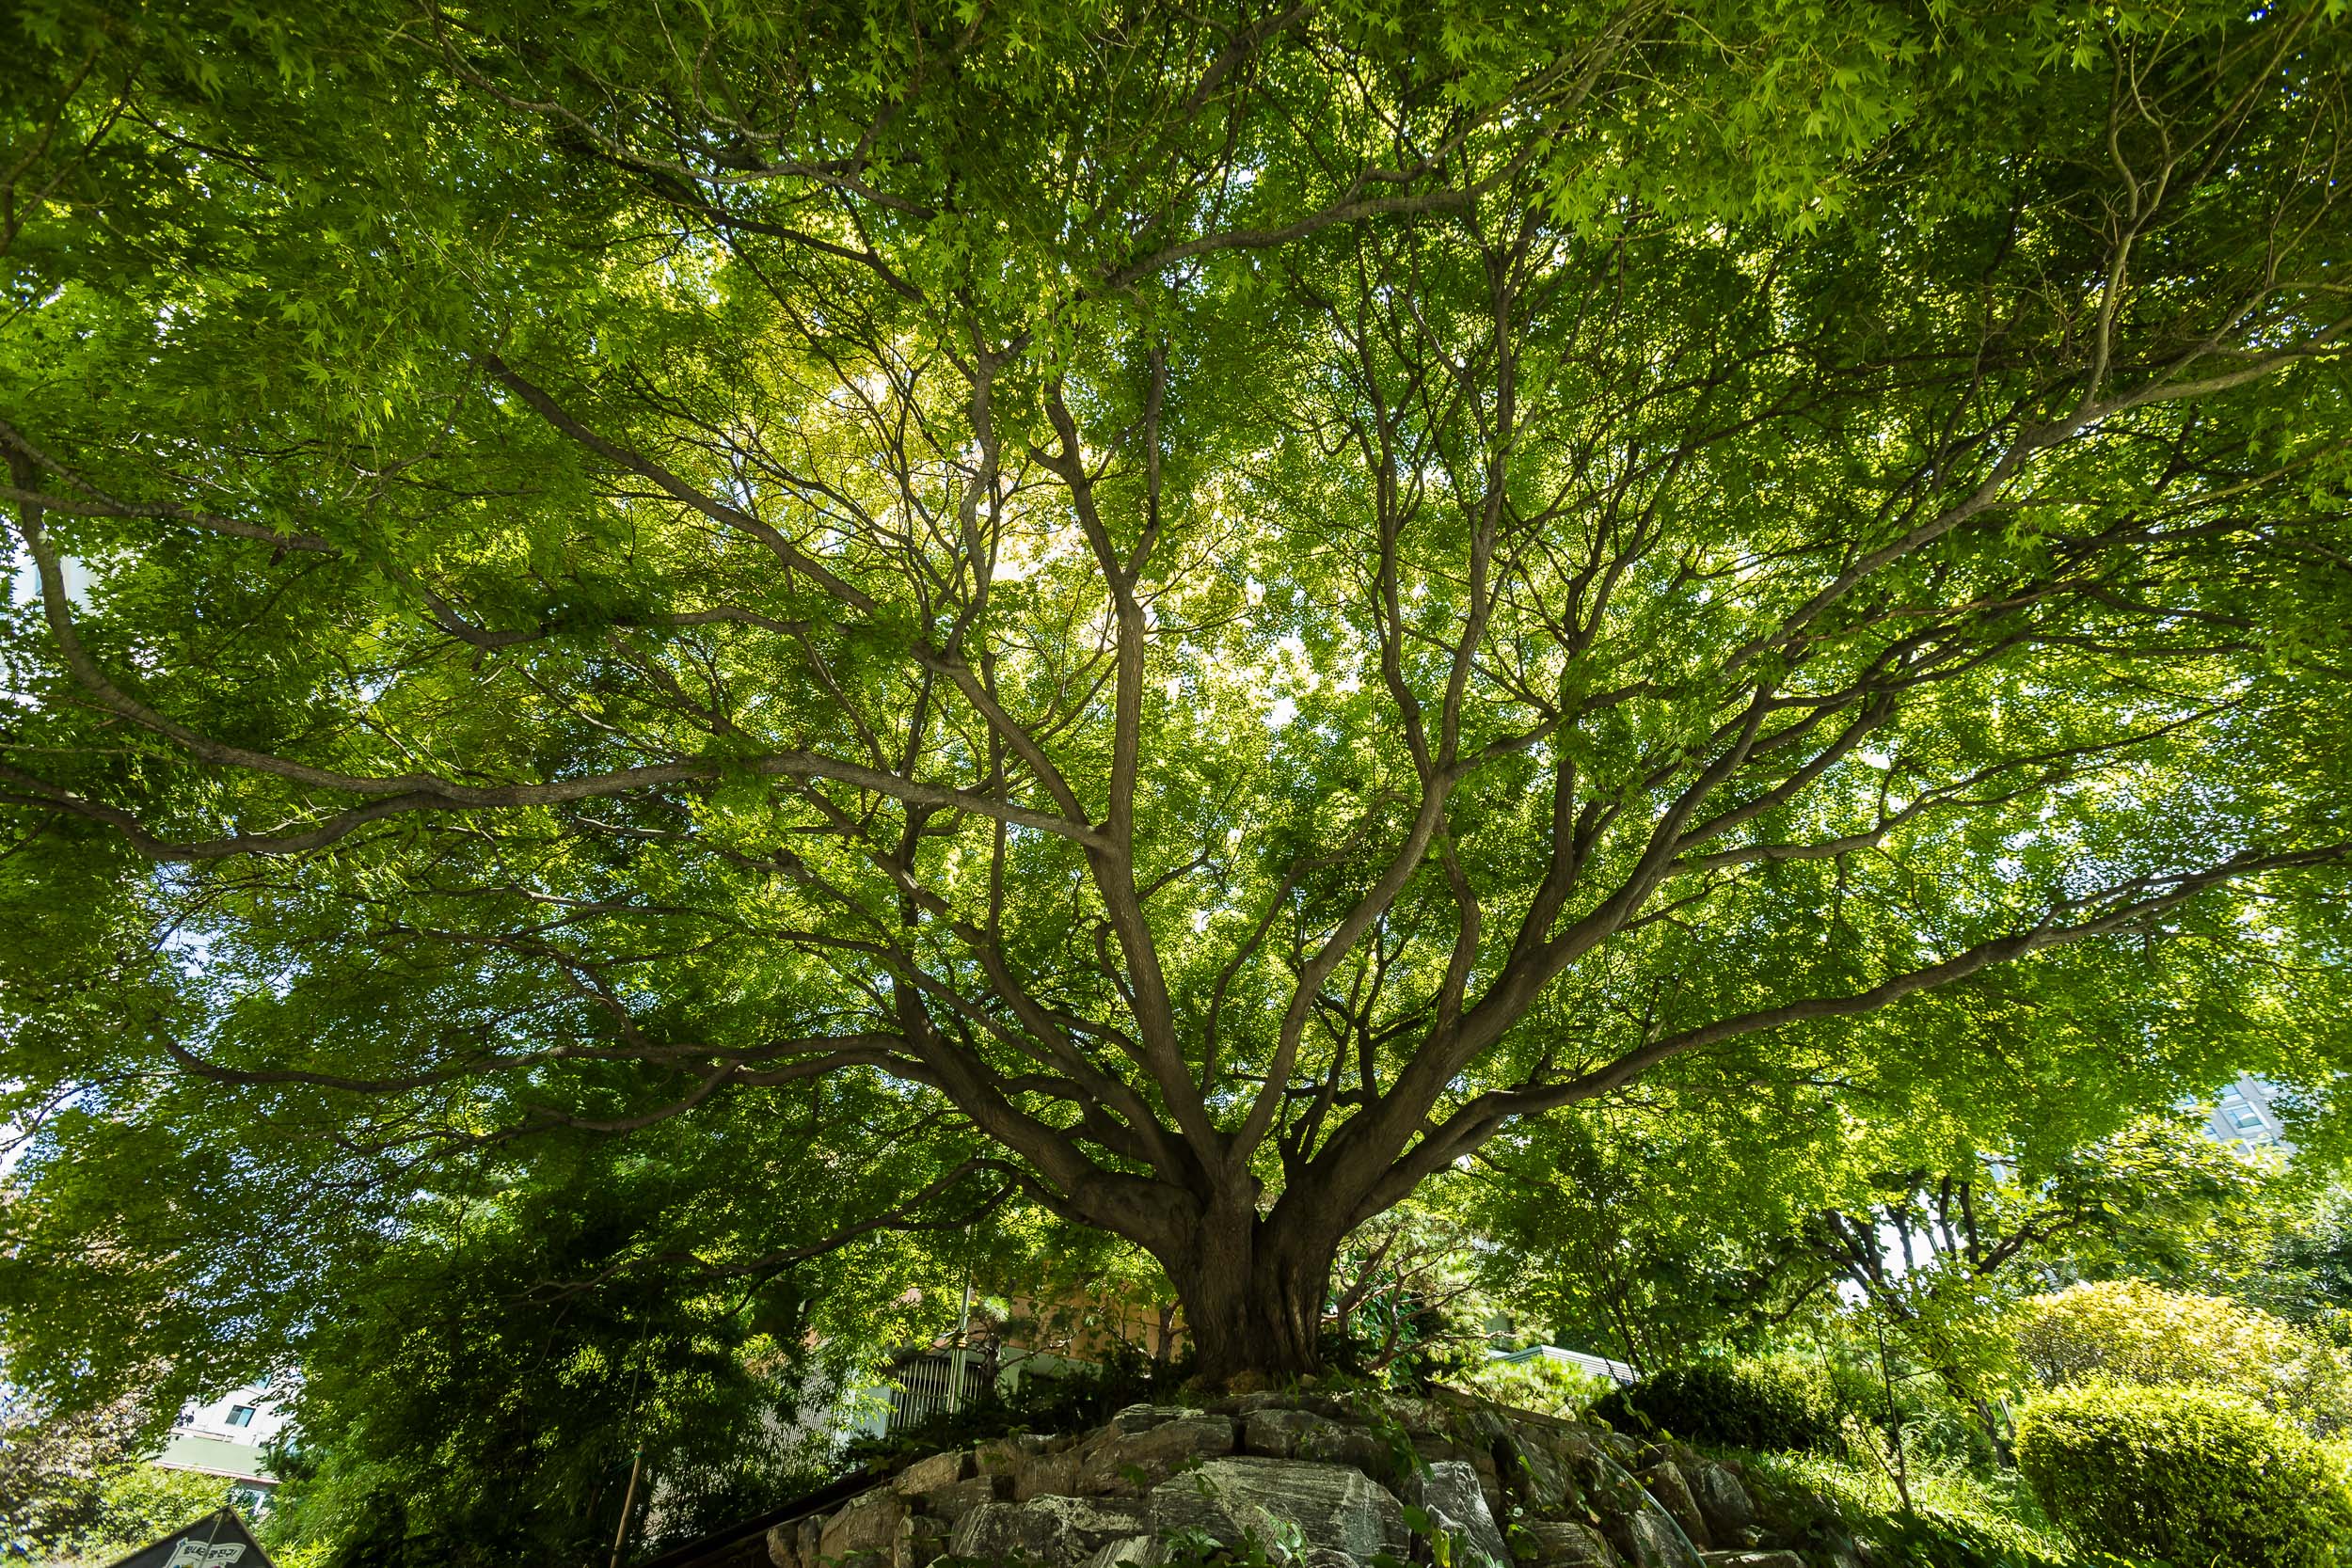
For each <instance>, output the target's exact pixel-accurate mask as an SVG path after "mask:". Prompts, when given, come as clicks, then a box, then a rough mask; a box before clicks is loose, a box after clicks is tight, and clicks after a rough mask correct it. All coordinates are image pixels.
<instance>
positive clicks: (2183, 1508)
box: [2017, 1383, 2352, 1568]
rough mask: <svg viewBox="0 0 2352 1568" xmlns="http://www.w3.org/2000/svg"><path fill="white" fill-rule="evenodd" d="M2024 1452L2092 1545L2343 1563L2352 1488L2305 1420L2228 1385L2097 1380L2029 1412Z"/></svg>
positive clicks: (2179, 1559) (2056, 1507)
mask: <svg viewBox="0 0 2352 1568" xmlns="http://www.w3.org/2000/svg"><path fill="white" fill-rule="evenodd" d="M2017 1465H2018V1467H2019V1468H2020V1469H2021V1470H2023V1471H2024V1472H2025V1476H2026V1481H2027V1482H2029V1483H2030V1484H2031V1485H2032V1487H2033V1489H2034V1495H2035V1496H2036V1497H2040V1498H2041V1500H2042V1508H2043V1509H2044V1510H2046V1511H2047V1512H2048V1513H2049V1515H2050V1517H2051V1518H2053V1519H2055V1520H2057V1521H2058V1523H2059V1524H2060V1525H2062V1526H2063V1527H2065V1528H2066V1530H2067V1531H2068V1532H2069V1533H2070V1534H2072V1535H2073V1536H2074V1538H2075V1539H2076V1540H2077V1541H2080V1542H2081V1543H2082V1544H2084V1545H2086V1546H2093V1547H2097V1548H2099V1549H2101V1550H2104V1551H2112V1552H2122V1553H2133V1554H2138V1555H2142V1556H2147V1557H2152V1558H2159V1559H2162V1560H2165V1561H2168V1562H2173V1563H2179V1564H2182V1565H2184V1568H2188V1565H2195V1568H2204V1565H2205V1564H2208V1563H2227V1564H2229V1565H2230V1568H2333V1565H2335V1564H2337V1563H2339V1562H2341V1561H2342V1560H2343V1559H2342V1558H2340V1557H2339V1555H2338V1547H2339V1545H2340V1544H2342V1543H2344V1542H2346V1541H2352V1487H2347V1485H2346V1481H2345V1478H2344V1474H2343V1472H2342V1470H2341V1469H2340V1468H2339V1466H2338V1465H2337V1463H2336V1462H2335V1460H2334V1459H2333V1458H2332V1457H2331V1456H2330V1455H2329V1454H2328V1452H2327V1450H2325V1449H2322V1448H2321V1447H2320V1446H2319V1445H2318V1444H2317V1443H2315V1442H2313V1441H2312V1439H2311V1438H2309V1437H2308V1436H2306V1435H2304V1434H2303V1433H2301V1432H2299V1431H2297V1430H2296V1428H2295V1427H2293V1426H2290V1425H2288V1424H2287V1423H2286V1422H2284V1421H2281V1420H2280V1419H2278V1418H2276V1417H2273V1416H2271V1415H2269V1414H2268V1413H2267V1412H2265V1410H2263V1408H2262V1407H2261V1406H2260V1405H2257V1404H2255V1403H2253V1402H2251V1401H2249V1400H2245V1399H2241V1398H2239V1397H2238V1396H2236V1395H2233V1394H2230V1393H2227V1392H2224V1391H2221V1390H2218V1389H2209V1388H2182V1387H2150V1386H2138V1385H2132V1384H2122V1383H2086V1384H2081V1385H2078V1386H2074V1387H2069V1388H2063V1389H2060V1390H2058V1391H2057V1392H2055V1393H2049V1394H2044V1395H2042V1396H2041V1397H2040V1398H2038V1399H2036V1400H2035V1401H2034V1402H2032V1403H2030V1404H2028V1405H2027V1406H2026V1409H2025V1410H2024V1412H2023V1413H2022V1414H2021V1415H2020V1417H2019V1418H2018V1422H2017Z"/></svg>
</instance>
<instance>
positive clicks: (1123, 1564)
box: [1082, 1535, 1168, 1568]
mask: <svg viewBox="0 0 2352 1568" xmlns="http://www.w3.org/2000/svg"><path fill="white" fill-rule="evenodd" d="M1167 1560H1168V1544H1167V1543H1166V1542H1164V1541H1162V1540H1161V1539H1160V1538H1159V1537H1158V1536H1156V1535H1130V1536H1124V1537H1122V1538H1120V1540H1117V1541H1114V1542H1112V1543H1111V1544H1109V1545H1107V1546H1100V1547H1097V1548H1096V1549H1095V1553H1094V1555H1093V1556H1092V1557H1090V1558H1088V1559H1087V1560H1086V1562H1085V1563H1084V1564H1083V1565H1082V1568H1159V1565H1160V1564H1161V1563H1164V1562H1166V1561H1167Z"/></svg>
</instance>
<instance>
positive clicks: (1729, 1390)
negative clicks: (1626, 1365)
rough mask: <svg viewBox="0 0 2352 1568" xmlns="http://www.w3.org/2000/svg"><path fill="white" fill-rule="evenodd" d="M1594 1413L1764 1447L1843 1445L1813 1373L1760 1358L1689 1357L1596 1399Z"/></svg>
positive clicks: (1652, 1428) (1647, 1427) (1646, 1427)
mask: <svg viewBox="0 0 2352 1568" xmlns="http://www.w3.org/2000/svg"><path fill="white" fill-rule="evenodd" d="M1592 1414H1593V1415H1595V1416H1597V1417H1599V1418H1601V1419H1602V1420H1605V1421H1607V1422H1608V1423H1609V1424H1610V1425H1611V1426H1613V1427H1621V1428H1623V1429H1625V1430H1626V1431H1629V1432H1665V1433H1673V1434H1674V1435H1675V1436H1677V1437H1683V1438H1688V1439H1690V1440H1691V1441H1692V1442H1699V1443H1719V1444H1722V1445H1724V1446H1725V1447H1728V1448H1737V1449H1756V1450H1758V1451H1770V1450H1773V1449H1816V1450H1819V1451H1822V1452H1828V1451H1831V1450H1834V1449H1838V1448H1840V1447H1842V1440H1841V1439H1840V1437H1839V1434H1838V1422H1837V1410H1836V1403H1835V1402H1833V1401H1832V1400H1831V1398H1830V1396H1829V1393H1828V1391H1827V1390H1826V1389H1825V1388H1823V1387H1822V1386H1820V1383H1819V1382H1817V1381H1815V1380H1814V1379H1812V1378H1809V1377H1806V1376H1804V1375H1803V1374H1801V1373H1799V1372H1797V1371H1795V1370H1791V1369H1789V1368H1787V1367H1783V1366H1780V1365H1778V1364H1776V1363H1772V1362H1764V1361H1694V1362H1692V1363H1691V1364H1690V1365H1689V1366H1685V1367H1674V1368H1669V1369H1668V1370H1665V1371H1662V1372H1659V1373H1656V1374H1655V1375H1653V1376H1650V1377H1646V1378H1644V1379H1643V1380H1642V1381H1641V1382H1639V1383H1637V1384H1635V1385H1634V1386H1631V1387H1630V1388H1620V1389H1618V1390H1616V1391H1615V1392H1613V1393H1612V1394H1609V1395H1607V1396H1605V1397H1604V1398H1602V1399H1600V1400H1598V1401H1597V1402H1595V1403H1594V1405H1593V1408H1592Z"/></svg>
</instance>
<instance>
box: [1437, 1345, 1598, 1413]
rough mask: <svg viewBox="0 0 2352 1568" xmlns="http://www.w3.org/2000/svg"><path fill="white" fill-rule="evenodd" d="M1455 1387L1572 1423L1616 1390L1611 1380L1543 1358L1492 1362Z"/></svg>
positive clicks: (1473, 1370) (1457, 1381) (1458, 1380)
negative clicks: (1471, 1390) (1468, 1389)
mask: <svg viewBox="0 0 2352 1568" xmlns="http://www.w3.org/2000/svg"><path fill="white" fill-rule="evenodd" d="M1454 1384H1455V1386H1460V1387H1466V1388H1470V1389H1474V1390H1475V1391H1477V1392H1478V1393H1479V1394H1482V1395H1484V1396H1485V1397H1486V1398H1487V1399H1490V1400H1492V1401H1494V1402H1496V1403H1497V1404H1502V1405H1508V1406H1510V1407H1511V1408H1512V1409H1514V1410H1533V1411H1534V1412H1535V1413H1536V1414H1538V1415H1542V1416H1556V1417H1559V1418H1562V1419H1564V1420H1574V1419H1576V1418H1578V1417H1580V1416H1582V1415H1583V1414H1584V1412H1585V1411H1586V1410H1588V1409H1590V1408H1591V1406H1592V1405H1593V1404H1594V1402H1596V1401H1597V1400H1599V1399H1600V1398H1601V1397H1602V1396H1603V1395H1605V1394H1607V1393H1608V1392H1609V1391H1610V1390H1611V1389H1613V1388H1614V1387H1615V1386H1616V1383H1615V1381H1614V1380H1613V1379H1612V1378H1609V1377H1605V1376H1603V1375H1602V1374H1601V1373H1599V1372H1588V1371H1586V1370H1583V1369H1582V1368H1581V1367H1579V1366H1576V1365H1575V1364H1574V1363H1572V1362H1565V1361H1557V1360H1554V1359H1552V1358H1550V1357H1549V1356H1545V1355H1533V1356H1529V1357H1528V1358H1526V1359H1525V1360H1506V1359H1501V1358H1491V1359H1488V1360H1486V1361H1483V1362H1480V1363H1479V1364H1478V1365H1476V1366H1474V1367H1472V1368H1470V1370H1468V1371H1467V1372H1466V1373H1464V1374H1463V1375H1461V1376H1460V1377H1458V1378H1456V1379H1454Z"/></svg>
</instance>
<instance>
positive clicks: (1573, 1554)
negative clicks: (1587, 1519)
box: [1511, 1519, 1619, 1568]
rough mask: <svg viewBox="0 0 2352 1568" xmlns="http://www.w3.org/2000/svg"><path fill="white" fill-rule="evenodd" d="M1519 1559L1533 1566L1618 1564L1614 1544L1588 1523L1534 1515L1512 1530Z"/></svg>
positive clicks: (1583, 1567)
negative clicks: (1541, 1517)
mask: <svg viewBox="0 0 2352 1568" xmlns="http://www.w3.org/2000/svg"><path fill="white" fill-rule="evenodd" d="M1511 1544H1513V1545H1515V1546H1517V1547H1518V1548H1519V1550H1518V1560H1519V1561H1520V1562H1522V1563H1530V1564H1534V1565H1535V1568H1618V1562H1619V1558H1618V1556H1617V1548H1616V1547H1614V1546H1612V1545H1611V1544H1609V1538H1608V1537H1607V1536H1605V1535H1603V1534H1601V1533H1600V1531H1598V1530H1597V1529H1595V1528H1593V1527H1592V1526H1590V1525H1581V1524H1579V1523H1577V1522H1576V1521H1575V1520H1573V1519H1536V1520H1533V1521H1531V1522H1529V1523H1527V1524H1523V1525H1520V1526H1518V1528H1515V1529H1513V1530H1512V1531H1511Z"/></svg>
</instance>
